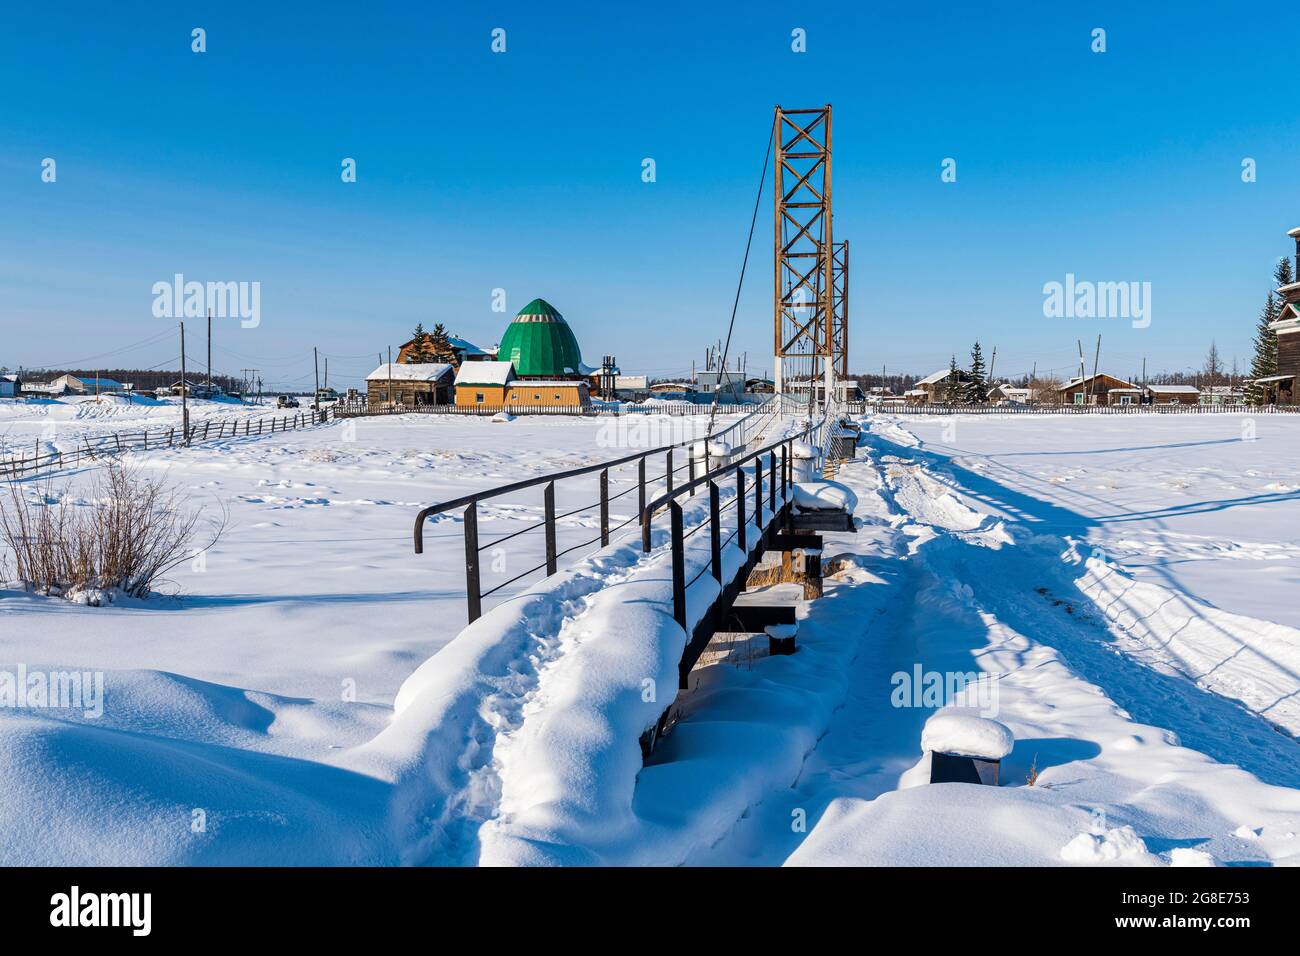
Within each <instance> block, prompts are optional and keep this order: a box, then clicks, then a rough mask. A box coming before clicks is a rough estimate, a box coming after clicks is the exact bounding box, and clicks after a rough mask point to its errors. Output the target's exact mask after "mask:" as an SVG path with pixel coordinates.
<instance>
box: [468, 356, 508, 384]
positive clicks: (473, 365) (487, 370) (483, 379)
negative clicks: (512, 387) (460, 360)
mask: <svg viewBox="0 0 1300 956" xmlns="http://www.w3.org/2000/svg"><path fill="white" fill-rule="evenodd" d="M514 377H515V367H514V365H513V364H512V363H510V362H466V363H465V364H464V365H462V366H461V367H460V368H459V369H458V370H457V371H456V384H457V385H507V384H509V383H510V380H511V379H513V378H514Z"/></svg>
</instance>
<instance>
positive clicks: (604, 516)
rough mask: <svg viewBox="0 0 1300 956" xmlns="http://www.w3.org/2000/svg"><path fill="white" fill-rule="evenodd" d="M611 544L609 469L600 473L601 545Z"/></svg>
mask: <svg viewBox="0 0 1300 956" xmlns="http://www.w3.org/2000/svg"><path fill="white" fill-rule="evenodd" d="M607 544H609V469H608V468H605V469H603V470H602V471H601V473H600V546H601V547H602V548H603V547H605V546H606V545H607Z"/></svg>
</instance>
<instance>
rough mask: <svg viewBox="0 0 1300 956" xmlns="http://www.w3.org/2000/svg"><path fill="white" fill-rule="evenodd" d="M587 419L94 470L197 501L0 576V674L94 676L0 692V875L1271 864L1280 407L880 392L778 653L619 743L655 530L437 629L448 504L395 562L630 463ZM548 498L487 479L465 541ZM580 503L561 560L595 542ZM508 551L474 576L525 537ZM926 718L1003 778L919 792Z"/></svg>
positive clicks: (1279, 763)
mask: <svg viewBox="0 0 1300 956" xmlns="http://www.w3.org/2000/svg"><path fill="white" fill-rule="evenodd" d="M53 411H54V414H55V418H56V419H57V421H58V422H59V424H58V425H57V426H56V427H55V428H54V429H53V432H52V434H51V433H50V430H49V429H48V428H45V426H46V425H48V421H43V420H42V413H41V411H40V407H36V408H35V409H33V408H32V407H23V406H16V405H14V404H13V403H0V432H3V433H5V434H6V435H8V436H9V437H10V438H12V439H13V440H14V441H15V442H18V441H23V442H25V441H26V440H27V439H28V438H29V437H32V436H33V435H34V436H36V437H37V438H38V439H40V440H49V441H53V442H55V443H57V442H59V441H72V442H75V441H76V440H77V435H78V434H79V430H81V429H104V430H113V428H114V427H122V426H126V427H127V428H130V429H138V427H139V426H140V423H141V422H143V421H145V420H146V419H147V420H149V421H150V422H158V423H162V422H165V421H166V420H167V416H168V415H172V416H174V414H175V411H174V409H171V408H168V407H166V406H165V405H164V406H157V407H151V408H149V409H147V410H145V411H144V412H143V413H141V411H140V409H138V408H127V409H121V408H116V407H112V406H109V407H108V409H107V410H106V409H105V408H97V409H96V410H95V411H94V413H93V414H91V413H89V412H81V411H77V410H74V411H73V412H71V413H69V412H67V411H65V410H62V409H59V408H54V409H53ZM202 413H204V414H206V413H209V412H208V410H206V409H204V410H202ZM211 413H213V414H218V413H230V412H229V410H228V409H219V408H218V409H213V410H212V412H211ZM49 414H50V411H49V407H47V410H46V412H45V413H44V415H45V416H47V417H48V415H49ZM233 414H246V413H245V412H243V411H242V410H235V411H234V412H233ZM665 421H666V420H665ZM692 422H695V424H696V425H699V427H702V422H699V421H697V420H694V419H687V420H681V419H678V420H675V421H673V422H671V423H667V425H668V427H671V428H673V429H681V428H683V427H695V425H692V424H690V423H692ZM164 427H165V426H164ZM607 428H608V423H605V422H592V421H581V420H572V419H550V418H529V417H523V418H519V419H516V420H515V421H512V422H506V423H492V422H490V421H488V420H486V419H484V420H478V419H463V418H454V419H452V418H447V419H442V418H436V419H435V418H430V417H422V416H397V417H385V418H377V419H363V420H359V421H354V422H338V423H333V424H331V425H328V426H324V427H321V428H316V429H311V430H308V431H303V432H297V433H288V434H285V435H280V434H277V435H275V436H273V437H271V436H267V437H263V438H261V439H257V438H251V439H233V440H228V441H223V442H216V443H212V444H211V445H208V446H203V447H196V448H192V449H189V450H183V449H174V450H161V451H150V452H148V453H137V454H132V455H130V456H128V459H129V460H130V461H132V462H133V463H135V464H137V465H139V466H140V467H144V468H148V469H151V470H156V471H158V472H161V473H164V474H165V475H166V476H167V478H168V480H170V481H174V482H176V483H178V484H179V485H181V486H182V487H183V488H185V489H187V490H188V491H189V492H190V493H191V494H192V495H193V496H194V499H195V501H196V502H199V503H201V502H203V501H208V502H209V503H210V505H211V506H212V507H215V506H216V503H217V502H223V503H224V504H225V505H226V506H227V507H228V508H229V509H230V514H231V524H230V527H229V528H228V530H227V533H226V535H225V536H224V537H223V539H222V540H221V542H220V543H219V544H218V545H217V547H216V548H214V549H213V550H212V551H211V552H210V553H209V554H207V555H206V556H205V557H204V558H203V559H201V560H199V561H196V562H195V564H193V565H186V566H183V567H182V568H180V569H178V570H177V572H175V573H174V574H173V578H174V588H175V590H177V591H178V592H179V595H178V596H177V597H174V598H173V597H159V598H155V599H152V600H151V601H149V602H145V603H144V604H135V605H131V606H123V607H111V608H88V607H83V606H78V605H74V604H71V603H68V602H64V601H59V600H57V599H49V598H41V597H36V596H32V595H25V594H20V593H18V592H15V591H12V590H10V591H0V670H4V669H13V668H15V667H17V665H18V664H24V665H26V666H27V667H29V668H33V669H41V668H43V669H45V670H57V669H73V668H75V669H79V670H102V671H104V672H106V681H105V685H106V699H105V708H104V714H103V716H102V717H100V718H94V719H88V718H85V717H84V716H80V715H78V714H75V713H68V712H63V711H51V710H34V709H16V708H0V772H3V773H4V774H5V775H6V779H8V780H10V781H22V784H21V785H19V786H10V787H7V788H5V789H4V792H3V796H0V862H5V863H18V862H28V863H36V862H89V863H126V862H131V863H150V862H158V863H186V862H217V863H236V862H252V863H275V862H281V863H297V862H323V863H350V862H374V863H403V862H405V863H447V862H451V863H475V862H483V863H505V864H511V863H540V862H550V863H594V862H600V863H619V864H623V863H666V864H679V863H687V864H696V863H727V864H736V863H740V864H750V863H754V864H779V863H791V864H841V863H877V864H883V863H917V864H947V863H974V864H993V863H1034V864H1053V865H1092V864H1094V863H1119V864H1142V865H1162V864H1179V865H1185V864H1192V863H1206V862H1220V863H1225V864H1244V863H1261V862H1269V861H1272V862H1292V863H1294V862H1297V861H1298V860H1300V838H1297V837H1296V836H1295V834H1296V832H1297V831H1300V770H1298V769H1297V767H1300V761H1297V760H1296V741H1295V739H1294V735H1295V733H1297V732H1298V731H1300V632H1297V630H1295V628H1296V627H1300V613H1297V612H1296V610H1295V602H1294V601H1293V600H1291V599H1290V597H1291V595H1292V594H1294V590H1293V589H1294V587H1295V584H1296V576H1297V569H1296V566H1295V558H1296V555H1297V552H1300V510H1298V509H1300V505H1298V504H1297V501H1296V499H1297V498H1298V497H1300V487H1296V486H1294V485H1291V484H1290V483H1289V481H1290V479H1292V478H1293V476H1294V475H1295V474H1297V473H1300V421H1296V420H1294V419H1293V418H1292V417H1291V416H1276V417H1263V416H1261V417H1260V418H1259V419H1258V420H1257V421H1251V420H1247V419H1243V418H1242V417H1241V416H1217V415H1216V416H1124V417H1123V418H1122V419H1121V418H1119V417H1116V418H1109V417H1105V416H1097V417H1089V416H1077V417H1075V416H1071V417H1068V418H1065V417H1059V418H1058V417H1051V416H1043V417H1036V416H1035V417H1030V416H1016V417H1014V418H1013V417H1011V416H1007V417H1006V418H1000V417H998V416H980V417H979V418H976V419H972V420H966V419H944V418H918V419H912V420H909V419H905V418H904V419H894V418H884V417H878V418H877V419H876V420H874V421H872V422H871V427H870V430H869V432H868V434H866V435H865V436H864V438H863V448H862V449H861V451H860V457H859V459H858V460H856V461H853V462H850V463H848V464H846V465H845V466H844V467H843V468H842V469H841V470H840V472H839V474H838V475H837V481H839V482H842V483H843V484H844V485H845V486H847V488H848V489H849V490H851V491H852V492H853V493H854V495H855V496H856V498H857V501H858V505H857V510H856V513H857V517H858V519H859V525H860V527H859V531H858V533H857V534H852V535H850V534H839V533H835V534H828V535H827V536H826V538H827V544H826V550H825V552H824V556H823V560H824V561H825V562H826V566H827V568H828V570H833V571H834V574H833V575H832V576H831V577H830V578H828V581H827V589H826V597H825V598H824V599H822V600H820V601H818V602H815V603H813V604H808V605H805V606H804V607H803V608H802V610H801V612H800V614H801V622H800V627H799V637H798V640H799V644H800V651H799V653H798V654H796V655H794V656H793V657H779V658H769V657H766V656H765V653H764V649H765V646H766V638H762V637H760V638H758V639H757V641H755V642H752V643H751V642H745V641H741V642H738V643H736V644H735V645H734V646H730V647H728V648H723V649H722V652H720V653H717V654H711V655H710V657H709V660H712V661H715V663H714V664H713V665H712V666H709V667H705V668H701V669H699V670H697V671H696V672H695V674H693V675H692V679H691V684H692V686H691V689H690V690H689V691H687V692H685V693H684V694H683V695H681V696H680V697H678V698H677V700H676V702H675V703H674V707H675V709H676V710H677V716H678V717H679V718H680V719H679V720H678V721H677V723H676V724H675V726H674V729H673V732H672V733H671V734H670V735H669V736H668V737H667V738H666V739H665V740H664V741H663V742H662V743H661V745H660V748H659V750H658V751H656V753H655V755H654V757H653V758H652V760H651V761H650V763H649V765H647V766H646V767H645V768H642V767H641V764H640V757H639V753H638V751H637V749H636V735H637V734H638V733H639V731H640V729H641V728H642V727H643V726H644V725H645V723H646V721H647V719H651V720H652V719H653V716H654V715H657V713H658V712H659V711H660V710H662V708H663V706H665V705H666V703H667V702H668V701H670V700H671V698H672V696H673V694H674V693H675V673H674V670H675V668H674V662H675V655H676V654H678V653H680V642H681V641H682V640H683V639H684V638H683V637H682V635H681V631H680V629H677V628H676V625H674V624H673V623H672V621H671V617H670V616H669V615H668V611H667V609H668V608H669V607H670V605H669V603H668V602H669V600H670V595H669V593H668V592H667V590H666V587H665V583H666V578H665V565H664V561H663V555H662V552H661V550H656V552H655V553H654V554H652V555H651V556H650V557H649V558H648V559H646V558H643V557H642V556H641V555H640V553H639V550H638V549H637V548H636V546H635V542H630V543H629V542H628V541H626V540H623V541H621V542H620V540H619V538H618V537H617V536H616V540H615V543H614V545H613V546H611V547H610V548H609V549H606V550H605V551H603V552H601V553H600V554H598V555H595V556H593V557H591V558H589V559H581V555H583V554H586V553H587V552H588V551H590V549H589V548H587V549H582V548H580V549H578V550H577V551H576V552H575V554H574V556H573V558H572V559H571V560H570V562H568V570H566V571H565V572H563V573H562V574H561V575H560V576H558V577H557V578H555V579H552V580H551V581H549V582H547V584H546V586H544V587H540V588H533V589H525V587H524V585H523V584H521V585H519V586H516V587H514V588H511V589H509V590H508V591H506V592H505V593H504V596H503V599H502V600H501V602H500V603H499V604H498V605H497V609H496V610H494V611H493V610H490V611H489V614H488V615H487V616H485V617H484V618H483V620H482V621H480V622H479V625H478V626H476V627H474V628H470V629H468V630H465V631H464V632H463V633H460V632H461V630H462V628H463V624H464V607H463V603H462V601H461V588H462V582H463V573H464V571H463V549H462V547H461V536H460V524H459V521H458V520H457V519H456V518H454V517H446V518H443V519H440V520H438V521H437V522H435V523H433V524H431V525H430V526H429V528H428V529H427V538H426V551H427V553H426V554H425V555H422V556H418V557H417V556H416V555H414V554H413V553H412V550H411V538H410V533H411V522H412V519H413V517H414V513H415V512H416V511H417V510H418V509H419V508H420V507H422V506H424V505H426V504H429V503H431V502H433V501H437V500H445V499H447V498H450V497H454V496H456V495H459V494H463V493H465V492H466V491H467V490H469V489H472V488H485V487H490V486H492V485H496V484H501V483H503V482H505V481H508V480H512V479H515V478H518V477H521V476H526V475H531V474H541V473H544V472H546V471H549V470H554V469H557V468H562V467H566V466H568V467H575V466H577V465H580V464H587V463H590V462H593V461H599V460H602V459H606V458H609V457H612V456H613V455H615V454H619V453H626V451H625V450H624V451H622V452H620V451H619V450H618V449H617V448H616V447H615V446H617V445H618V444H619V441H621V440H622V439H626V437H627V436H626V435H623V436H622V439H620V438H619V437H618V436H617V435H615V436H613V437H614V440H613V441H611V433H610V432H609V431H608V430H607ZM42 429H45V436H44V438H41V434H42ZM602 429H606V430H605V431H602ZM694 434H699V432H694ZM654 437H655V438H658V439H662V440H672V439H676V438H683V437H689V436H688V435H682V434H680V433H676V434H672V435H668V434H659V435H656V436H654ZM1243 438H1247V439H1250V440H1246V441H1243V440H1242V439H1243ZM651 443H652V444H659V443H661V441H652V442H651ZM86 477H87V476H86V475H85V474H84V473H73V474H67V475H60V476H58V477H57V478H55V479H54V481H53V483H52V485H51V487H52V488H53V490H54V491H55V493H62V492H63V491H65V490H66V491H67V492H68V493H71V494H74V495H75V494H76V491H77V488H78V487H79V483H80V482H83V481H85V480H86ZM611 480H612V482H613V483H614V485H613V487H614V489H616V490H621V489H622V488H624V487H627V485H626V483H625V482H626V481H627V476H619V475H612V476H611ZM619 482H624V484H620V483H619ZM27 490H28V491H29V492H30V493H34V492H35V491H36V490H37V489H36V486H35V485H31V484H29V485H28V486H27ZM573 494H574V495H575V497H571V498H569V499H567V504H566V500H561V501H559V502H558V507H559V510H560V511H561V512H563V511H565V510H568V508H569V507H572V506H573V505H575V504H576V503H578V500H579V499H582V498H585V496H586V493H585V492H582V493H579V492H576V491H575V492H574V493H573ZM534 497H536V496H534ZM540 511H541V508H540V500H533V499H531V498H529V497H528V496H526V495H525V496H520V497H519V498H518V499H517V500H516V499H512V500H510V501H507V502H503V503H501V504H499V505H498V506H496V507H493V508H485V509H483V512H482V513H481V514H480V519H481V522H482V528H481V530H482V532H483V534H484V537H485V538H486V537H487V536H488V533H489V532H491V533H492V534H498V533H499V534H507V533H509V532H510V531H511V530H512V529H518V528H520V527H522V526H523V525H525V524H527V523H530V522H535V521H536V520H537V518H538V516H539V515H540ZM615 511H616V512H618V511H619V509H618V508H616V509H615ZM628 514H630V512H625V511H624V512H619V514H618V518H617V519H616V520H621V519H623V518H626V517H627V516H628ZM574 519H575V520H573V521H571V522H570V523H569V524H568V525H566V526H563V527H562V531H561V533H562V541H561V547H564V546H565V544H566V542H567V543H575V544H576V543H580V542H582V541H584V540H586V539H587V538H588V537H589V536H590V535H591V533H592V532H591V526H590V523H589V522H586V521H585V519H584V518H583V516H574ZM627 530H628V531H635V525H632V527H631V528H629V529H627ZM528 538H529V536H528V535H524V536H523V537H522V538H521V539H516V541H518V542H520V543H519V545H518V547H517V548H514V549H509V550H507V552H506V554H505V556H504V558H505V560H504V562H503V563H504V565H505V568H504V569H503V570H501V571H500V572H498V573H499V575H500V577H499V578H498V580H499V579H502V578H504V577H508V576H509V574H510V573H512V571H513V570H514V569H522V567H526V566H528V565H527V562H529V561H535V559H536V557H537V553H538V551H537V547H535V546H534V545H532V544H525V543H524V541H525V539H528ZM703 538H704V536H697V539H700V540H696V541H695V545H693V548H695V547H696V546H698V545H701V544H703V545H705V551H707V543H706V542H704V541H703V540H702V539H703ZM655 540H656V544H657V545H658V544H659V543H661V542H662V541H663V535H662V532H657V533H656V539H655ZM696 550H697V551H698V548H696ZM692 560H701V557H700V555H699V554H698V553H697V554H696V555H695V556H694V557H693V558H692ZM728 560H729V561H731V562H735V561H738V560H739V553H738V552H737V551H736V549H734V548H730V549H729V554H728ZM525 583H526V582H525ZM485 584H486V585H487V586H490V584H491V581H485ZM712 586H713V585H712V581H711V579H710V578H709V577H708V575H705V576H704V577H703V578H702V579H701V580H700V581H699V582H698V583H697V585H696V588H695V589H693V591H692V595H691V607H692V614H695V613H698V609H699V608H700V607H702V605H701V604H700V602H701V601H704V600H707V596H708V595H707V594H706V593H704V592H705V591H707V589H708V588H709V587H712ZM458 633H459V637H457V635H458ZM453 638H456V639H455V640H452V639H453ZM916 674H940V675H963V676H964V677H966V678H971V679H972V680H971V682H970V683H968V684H967V685H966V686H965V688H964V689H960V690H958V691H957V693H955V694H953V693H949V692H945V693H943V694H942V695H941V697H940V699H939V700H937V701H936V700H932V699H929V698H927V697H926V695H925V694H923V693H921V692H920V691H919V690H916V689H915V688H910V686H908V687H902V686H901V685H907V684H908V682H909V681H910V680H912V678H913V675H916ZM900 675H902V677H901V678H900ZM647 682H648V683H647ZM647 687H649V688H651V689H652V693H651V696H652V698H653V699H651V700H648V701H647V700H646V699H645V697H644V695H645V694H646V693H647ZM399 688H400V690H399ZM949 689H951V687H950V688H949ZM903 690H916V693H914V694H911V693H909V694H904V693H902V691H903ZM990 693H991V694H992V697H991V698H990V696H989V694H990ZM990 705H992V707H993V708H994V709H995V710H996V713H987V711H988V710H989V708H990ZM940 708H948V709H952V710H954V711H961V712H964V713H972V714H975V713H982V714H984V715H985V716H992V717H994V718H995V719H997V720H998V721H1000V722H1002V723H1004V724H1006V725H1007V727H1009V728H1010V730H1011V731H1012V732H1013V734H1014V736H1015V742H1014V745H1013V747H1012V750H1011V752H1010V754H1009V755H1008V756H1007V757H1006V758H1005V760H1004V762H1003V768H1002V770H1003V773H1002V784H1003V785H1002V786H1000V787H998V788H979V787H972V786H969V785H963V784H943V785H938V786H929V785H926V784H925V783H924V781H925V780H926V778H927V774H928V758H926V757H925V756H924V755H923V753H922V749H921V731H922V728H923V726H924V725H925V723H926V720H927V719H929V718H930V717H931V716H932V715H933V714H934V713H935V712H936V710H938V709H940ZM33 768H37V769H36V770H35V771H34V769H33ZM1031 777H1032V778H1033V780H1034V783H1033V785H1032V786H1031V785H1029V783H1028V781H1029V779H1030V778H1031Z"/></svg>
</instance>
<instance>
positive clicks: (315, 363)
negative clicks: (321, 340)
mask: <svg viewBox="0 0 1300 956" xmlns="http://www.w3.org/2000/svg"><path fill="white" fill-rule="evenodd" d="M311 365H312V371H314V372H315V373H316V390H315V391H313V392H312V393H311V400H312V401H313V402H315V401H316V400H317V396H319V395H320V356H319V355H317V353H316V346H314V345H313V346H312V347H311Z"/></svg>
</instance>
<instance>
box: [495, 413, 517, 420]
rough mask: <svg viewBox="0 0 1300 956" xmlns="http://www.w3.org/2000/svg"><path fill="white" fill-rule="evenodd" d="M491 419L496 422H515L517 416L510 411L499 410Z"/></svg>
mask: <svg viewBox="0 0 1300 956" xmlns="http://www.w3.org/2000/svg"><path fill="white" fill-rule="evenodd" d="M490 420H491V421H494V422H513V421H514V420H515V416H513V415H511V414H510V413H509V412H497V413H496V414H495V415H493V416H492V418H491V419H490Z"/></svg>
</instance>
